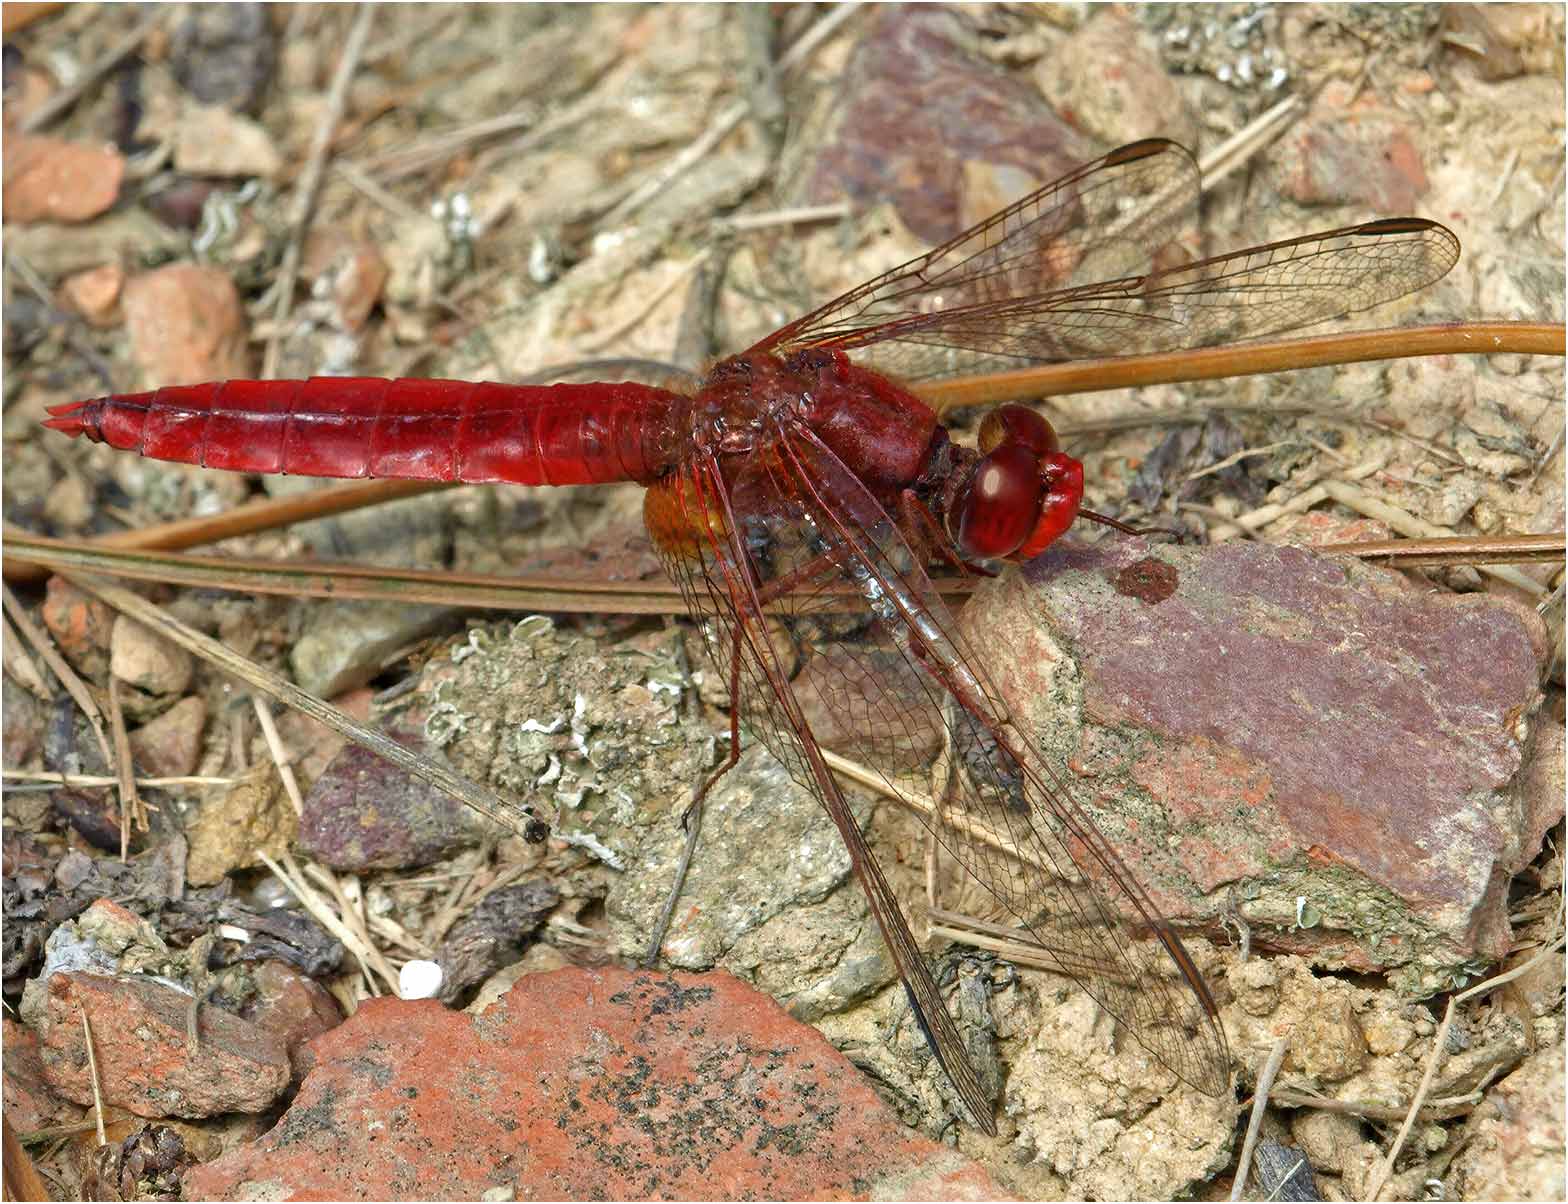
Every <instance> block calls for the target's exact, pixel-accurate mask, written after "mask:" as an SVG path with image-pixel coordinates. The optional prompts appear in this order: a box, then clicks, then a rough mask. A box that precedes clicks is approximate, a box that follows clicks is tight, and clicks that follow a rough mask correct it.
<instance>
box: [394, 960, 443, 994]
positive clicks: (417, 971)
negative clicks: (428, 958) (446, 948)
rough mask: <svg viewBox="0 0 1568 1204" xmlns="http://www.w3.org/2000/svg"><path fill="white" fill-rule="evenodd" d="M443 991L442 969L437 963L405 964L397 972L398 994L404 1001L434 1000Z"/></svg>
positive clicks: (418, 962)
mask: <svg viewBox="0 0 1568 1204" xmlns="http://www.w3.org/2000/svg"><path fill="white" fill-rule="evenodd" d="M440 989H441V967H440V966H438V965H436V963H435V962H424V961H412V962H404V963H403V968H402V969H401V970H399V971H398V972H397V993H398V994H399V995H401V996H402V997H403V998H404V999H434V998H435V994H436V992H437V991H439V990H440Z"/></svg>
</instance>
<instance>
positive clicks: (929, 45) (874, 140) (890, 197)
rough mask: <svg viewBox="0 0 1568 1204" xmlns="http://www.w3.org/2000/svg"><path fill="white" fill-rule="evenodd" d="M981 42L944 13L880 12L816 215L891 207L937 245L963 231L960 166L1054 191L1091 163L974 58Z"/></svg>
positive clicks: (825, 166)
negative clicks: (821, 210)
mask: <svg viewBox="0 0 1568 1204" xmlns="http://www.w3.org/2000/svg"><path fill="white" fill-rule="evenodd" d="M971 37H972V35H971V34H970V32H969V31H968V30H966V29H965V28H964V23H963V18H962V17H961V16H960V15H959V14H958V13H956V12H954V11H951V10H947V9H944V8H942V7H940V6H935V5H908V6H903V5H888V6H882V7H879V8H878V9H877V10H876V11H875V13H874V15H873V16H872V17H871V19H870V20H868V21H867V23H866V25H865V26H864V31H863V33H862V34H861V36H860V39H859V42H858V43H857V45H856V47H855V51H854V56H853V58H852V59H851V60H850V66H849V69H848V70H847V71H846V72H845V74H844V78H845V80H846V81H847V83H846V86H845V90H844V95H843V98H842V101H841V103H840V105H839V106H838V113H839V115H838V116H837V117H836V119H835V122H836V124H835V127H834V129H833V131H832V135H831V137H829V138H826V139H824V140H823V142H822V146H821V149H820V151H819V152H818V153H817V156H816V161H815V163H814V164H812V166H811V169H810V171H809V173H808V182H807V185H806V189H807V195H808V197H809V198H810V200H811V201H812V202H813V203H825V202H829V201H836V200H840V199H842V198H844V197H846V196H847V197H849V198H850V199H851V200H853V201H855V202H858V203H862V204H875V203H880V202H884V201H888V202H891V203H892V204H893V206H894V207H895V208H896V209H897V211H898V216H899V218H900V219H901V220H902V221H903V223H904V225H905V226H906V227H908V229H909V230H910V231H911V232H912V233H913V234H914V235H915V237H916V238H919V239H922V240H924V241H926V242H927V243H936V242H941V241H942V240H944V239H947V238H950V237H952V236H953V235H954V234H956V233H958V231H959V229H960V228H961V226H960V221H961V219H960V216H959V214H960V197H959V181H960V179H961V177H962V171H961V169H960V165H961V164H963V163H965V162H968V161H971V160H975V161H979V162H982V163H988V164H993V165H997V166H1004V165H1011V166H1013V167H1016V168H1019V169H1021V170H1023V171H1026V172H1029V173H1031V174H1032V175H1034V176H1035V177H1036V179H1037V180H1038V181H1039V182H1041V183H1043V182H1044V181H1046V180H1050V179H1054V178H1056V176H1057V175H1059V174H1061V173H1062V172H1064V171H1066V170H1068V169H1069V168H1071V167H1075V166H1077V164H1078V163H1080V162H1082V161H1083V160H1084V159H1085V158H1088V155H1086V154H1085V153H1084V142H1083V139H1082V136H1081V135H1079V134H1078V133H1077V132H1076V131H1075V130H1073V129H1072V128H1071V127H1070V126H1069V125H1068V124H1067V122H1065V121H1064V120H1063V119H1062V118H1061V117H1060V116H1059V115H1058V114H1057V113H1056V112H1054V111H1053V110H1052V109H1051V107H1050V106H1049V105H1047V104H1046V103H1045V102H1044V101H1043V100H1042V99H1041V97H1040V95H1039V93H1038V92H1037V91H1036V90H1035V89H1033V88H1031V87H1030V86H1029V85H1028V84H1026V83H1024V82H1023V81H1021V80H1018V79H1015V78H1014V77H1013V76H1011V75H1008V74H1004V73H1002V72H999V71H997V69H996V67H995V66H994V65H992V64H991V63H989V62H987V61H985V60H984V59H983V58H982V57H981V56H980V55H978V54H976V53H974V51H973V50H972V49H971V48H970V39H971ZM845 283H846V286H847V285H848V284H849V283H854V282H850V281H846V282H845Z"/></svg>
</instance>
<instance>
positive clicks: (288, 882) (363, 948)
mask: <svg viewBox="0 0 1568 1204" xmlns="http://www.w3.org/2000/svg"><path fill="white" fill-rule="evenodd" d="M256 855H257V856H258V857H259V858H261V861H262V864H264V865H265V866H266V867H267V868H268V869H269V870H271V871H272V873H273V876H274V877H276V878H277V880H278V881H279V882H281V883H283V885H284V886H285V887H287V888H288V891H289V893H290V894H291V895H293V896H294V897H295V898H296V899H298V900H299V904H300V906H301V907H303V908H304V909H305V910H306V911H307V912H309V913H310V915H311V917H312V918H313V919H315V920H316V921H317V923H319V924H320V925H321V926H322V927H323V928H325V929H326V930H327V931H328V932H330V933H331V934H332V935H333V936H335V937H336V938H337V939H338V940H339V941H341V942H342V943H343V946H344V948H346V949H347V950H348V951H349V952H350V953H352V954H353V955H354V957H355V959H356V960H357V961H358V962H359V965H360V969H361V971H362V972H363V975H364V980H365V984H366V989H367V990H368V991H369V992H370V994H372V995H380V994H381V991H380V990H379V989H377V987H376V984H375V979H374V978H372V976H371V972H372V971H374V972H375V973H376V974H379V975H380V976H381V980H382V982H383V983H385V984H386V986H387V988H388V989H389V990H390V991H391V992H392V993H393V994H394V995H395V994H397V971H396V970H394V969H393V968H392V966H391V964H390V963H389V962H388V961H387V960H386V958H384V957H382V956H381V951H380V950H379V949H377V948H376V947H375V945H374V944H372V943H371V942H370V941H369V940H367V939H366V938H365V937H364V936H363V935H362V934H361V933H359V932H356V931H355V930H354V929H353V928H352V927H351V926H350V925H349V924H348V923H346V922H345V919H344V917H343V916H342V915H340V914H339V913H338V912H337V911H336V910H334V909H333V908H332V907H331V906H330V905H329V904H328V903H327V901H326V900H325V899H323V898H322V897H321V896H320V895H319V894H317V893H316V892H315V891H314V890H312V889H311V887H310V885H309V884H308V883H307V882H306V881H305V875H304V874H302V873H301V872H300V869H299V866H297V865H296V864H295V863H294V860H293V858H291V857H289V856H288V855H287V854H285V855H284V856H283V857H282V859H281V860H280V861H275V860H273V858H272V857H270V856H268V855H267V854H266V853H263V852H259V851H258V852H257V854H256Z"/></svg>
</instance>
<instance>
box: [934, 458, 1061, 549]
mask: <svg viewBox="0 0 1568 1204" xmlns="http://www.w3.org/2000/svg"><path fill="white" fill-rule="evenodd" d="M1043 488H1044V486H1043V484H1042V482H1041V480H1040V461H1039V458H1038V457H1037V456H1036V455H1035V453H1034V452H1032V451H1030V450H1029V448H1027V447H1025V446H1024V445H1023V444H1021V443H1013V442H1004V443H1002V444H1001V445H999V446H998V447H996V448H995V449H994V450H992V451H991V452H990V454H988V455H986V456H984V457H982V458H981V460H980V462H979V463H978V464H976V465H975V472H974V476H973V477H971V478H970V482H969V490H968V492H967V493H966V494H965V495H964V497H963V500H962V501H961V502H960V503H959V506H958V531H957V533H956V538H957V541H958V547H959V550H960V551H961V552H962V553H963V554H964V555H965V556H969V557H973V558H975V559H983V558H987V557H992V556H1008V555H1011V554H1012V553H1013V552H1014V551H1015V550H1016V549H1017V548H1018V546H1019V545H1020V544H1022V543H1023V542H1024V540H1025V539H1027V538H1028V537H1029V535H1030V533H1031V532H1032V531H1033V530H1034V528H1035V523H1036V520H1037V519H1038V518H1039V516H1040V494H1041V491H1042V489H1043Z"/></svg>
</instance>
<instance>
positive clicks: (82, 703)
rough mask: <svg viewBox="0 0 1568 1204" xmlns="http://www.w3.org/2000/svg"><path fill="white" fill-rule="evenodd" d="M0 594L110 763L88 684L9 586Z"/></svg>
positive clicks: (8, 612)
mask: <svg viewBox="0 0 1568 1204" xmlns="http://www.w3.org/2000/svg"><path fill="white" fill-rule="evenodd" d="M0 597H3V598H4V603H5V613H6V615H7V616H8V617H9V618H10V620H11V622H13V623H15V624H16V629H17V630H18V631H19V632H21V633H22V637H23V638H24V639H25V640H26V641H27V642H28V643H29V644H31V645H32V646H33V648H34V649H35V650H36V651H37V653H38V655H39V658H40V659H41V660H42V661H43V662H44V664H46V665H48V666H49V670H50V672H52V673H53V674H54V675H55V677H56V678H58V679H59V682H60V684H61V685H62V686H64V687H65V690H66V693H68V694H69V695H70V696H71V699H72V701H74V702H75V703H76V705H77V706H78V707H79V708H80V709H81V712H82V714H83V715H85V716H87V723H88V726H89V727H91V728H92V729H93V735H95V736H96V737H98V747H99V749H100V750H101V751H102V752H103V763H104V764H105V765H113V764H114V750H113V749H112V748H110V747H109V738H108V737H107V736H106V735H104V731H103V712H102V711H100V710H99V709H98V703H97V701H96V700H95V699H94V698H93V696H92V692H91V691H90V690H88V688H87V683H86V682H84V681H83V680H82V679H81V678H80V677H78V676H77V675H76V671H75V670H74V669H72V668H71V666H70V665H68V664H66V663H65V658H64V657H62V656H61V655H60V654H59V653H58V652H56V651H55V647H54V644H53V643H52V642H51V641H50V640H49V638H48V637H47V636H45V635H44V633H43V632H41V631H39V630H38V627H37V626H36V625H35V624H34V623H33V621H32V619H30V618H28V616H27V611H25V610H24V609H23V608H22V604H21V603H20V602H18V601H17V600H16V595H15V594H13V593H12V592H11V591H10V589H4V590H0Z"/></svg>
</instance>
